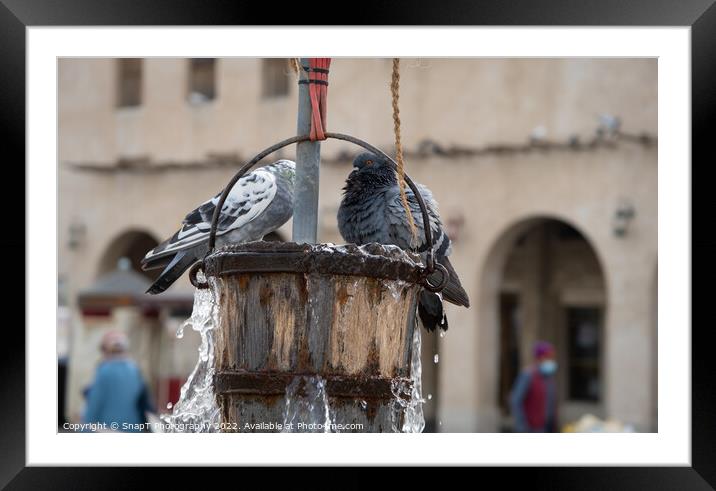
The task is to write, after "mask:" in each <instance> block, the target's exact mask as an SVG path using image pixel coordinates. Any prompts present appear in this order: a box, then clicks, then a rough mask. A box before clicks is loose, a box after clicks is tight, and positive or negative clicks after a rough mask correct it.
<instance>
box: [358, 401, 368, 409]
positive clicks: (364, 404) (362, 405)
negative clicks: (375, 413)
mask: <svg viewBox="0 0 716 491" xmlns="http://www.w3.org/2000/svg"><path fill="white" fill-rule="evenodd" d="M360 407H361V408H363V409H368V403H367V402H366V401H360Z"/></svg>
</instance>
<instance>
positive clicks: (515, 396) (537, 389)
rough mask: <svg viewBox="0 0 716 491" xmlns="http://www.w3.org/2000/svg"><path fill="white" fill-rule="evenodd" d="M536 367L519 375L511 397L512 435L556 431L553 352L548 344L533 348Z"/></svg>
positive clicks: (543, 343)
mask: <svg viewBox="0 0 716 491" xmlns="http://www.w3.org/2000/svg"><path fill="white" fill-rule="evenodd" d="M534 358H535V363H534V364H532V365H530V366H529V367H527V368H526V369H525V370H523V371H522V373H520V375H519V376H518V377H517V380H516V381H515V384H514V386H513V387H512V391H511V393H510V407H511V410H512V415H513V417H514V421H515V424H514V431H515V432H518V433H546V432H555V431H557V392H556V387H557V384H556V382H555V372H556V371H557V362H556V361H555V350H554V346H552V344H550V343H548V342H547V341H538V342H537V343H535V346H534Z"/></svg>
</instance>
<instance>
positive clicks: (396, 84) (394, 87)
mask: <svg viewBox="0 0 716 491" xmlns="http://www.w3.org/2000/svg"><path fill="white" fill-rule="evenodd" d="M390 93H391V95H392V98H393V132H394V133H395V162H396V164H398V168H397V169H396V173H397V175H398V187H399V188H400V201H401V202H402V203H403V208H404V209H405V214H406V216H407V217H408V224H409V225H410V234H411V235H412V243H413V244H415V243H416V242H417V238H418V230H417V228H416V226H415V219H414V218H413V213H412V212H411V211H410V205H408V196H407V194H405V162H404V161H403V144H402V142H401V139H400V108H399V107H398V99H399V98H400V58H393V77H392V79H391V82H390ZM425 225H426V226H429V224H425Z"/></svg>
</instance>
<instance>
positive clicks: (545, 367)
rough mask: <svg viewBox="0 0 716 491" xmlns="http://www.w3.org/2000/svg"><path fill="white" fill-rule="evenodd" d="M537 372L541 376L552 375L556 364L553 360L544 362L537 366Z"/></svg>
mask: <svg viewBox="0 0 716 491" xmlns="http://www.w3.org/2000/svg"><path fill="white" fill-rule="evenodd" d="M539 371H540V372H541V373H542V374H543V375H552V374H553V373H554V372H556V371H557V362H556V361H554V360H544V361H542V362H540V364H539Z"/></svg>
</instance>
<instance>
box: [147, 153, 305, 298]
mask: <svg viewBox="0 0 716 491" xmlns="http://www.w3.org/2000/svg"><path fill="white" fill-rule="evenodd" d="M295 177H296V164H295V163H294V162H292V161H290V160H279V161H277V162H275V163H273V164H271V165H268V166H266V167H261V168H259V169H256V170H255V171H253V172H251V173H249V174H246V175H245V176H243V177H242V178H241V179H239V180H238V181H237V182H236V184H234V187H233V188H232V189H231V192H230V193H229V195H228V196H227V197H226V201H225V202H224V206H223V207H222V208H221V214H220V215H219V221H218V223H217V228H216V246H217V247H221V246H224V245H226V244H233V243H239V242H250V241H252V240H261V239H262V238H263V237H264V235H267V234H269V233H271V232H273V231H274V230H276V229H277V228H279V227H280V226H281V225H283V224H284V223H286V222H287V221H288V220H289V219H290V218H291V216H292V215H293V187H294V182H295ZM220 196H221V193H219V194H217V195H216V196H214V197H213V198H212V199H210V200H208V201H206V202H204V203H202V204H201V205H199V206H198V207H197V208H196V209H195V210H193V211H191V212H190V213H189V214H188V215H187V216H186V218H184V221H183V222H182V227H181V229H180V230H179V231H177V232H176V233H175V234H174V235H172V236H171V237H170V238H169V239H167V240H165V241H164V242H162V243H161V244H159V245H158V246H157V247H155V248H154V249H152V250H151V251H149V252H148V253H147V255H146V256H145V257H144V259H143V260H142V263H141V264H142V269H144V270H145V271H146V270H149V269H157V268H164V271H162V274H161V275H159V278H157V280H156V281H155V282H154V283H153V284H152V286H150V287H149V290H147V293H151V294H157V293H161V292H163V291H165V290H166V289H167V288H169V287H170V286H171V285H172V283H174V281H176V279H177V278H179V277H180V276H181V275H182V274H184V271H186V270H187V269H189V268H190V267H191V266H192V265H193V264H194V263H195V262H197V261H199V260H201V259H203V258H204V256H205V255H206V253H207V252H208V250H209V244H208V242H209V232H210V231H211V218H212V216H213V215H214V210H215V209H216V205H217V204H218V202H219V197H220Z"/></svg>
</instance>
